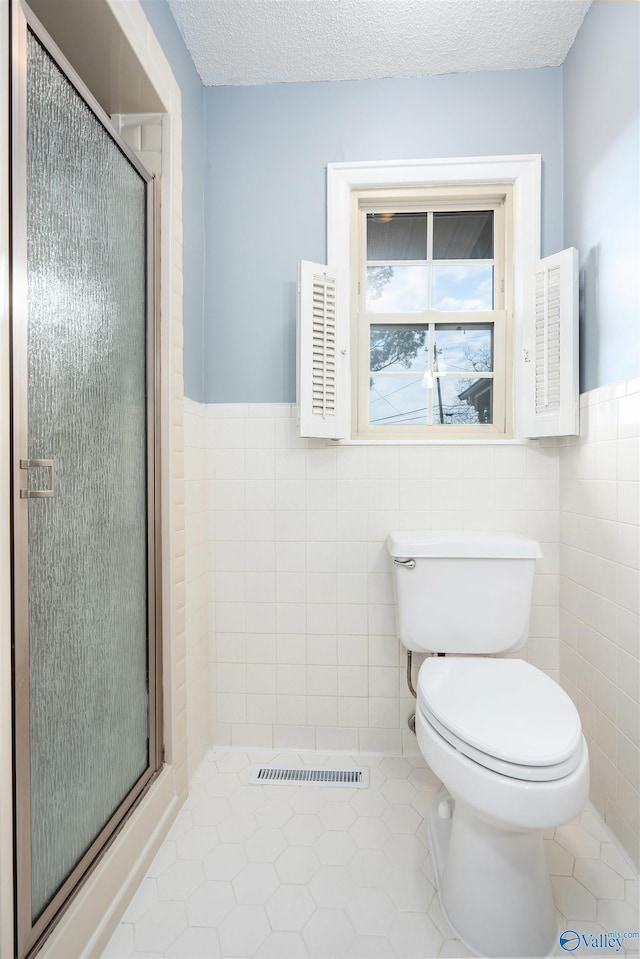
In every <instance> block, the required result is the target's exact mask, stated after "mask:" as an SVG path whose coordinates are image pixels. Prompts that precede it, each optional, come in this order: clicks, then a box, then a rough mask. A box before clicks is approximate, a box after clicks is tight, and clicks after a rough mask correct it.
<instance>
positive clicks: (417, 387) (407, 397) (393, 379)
mask: <svg viewBox="0 0 640 959" xmlns="http://www.w3.org/2000/svg"><path fill="white" fill-rule="evenodd" d="M369 421H370V423H371V424H372V425H373V426H388V425H390V424H393V423H405V424H407V425H411V426H415V425H420V424H423V425H424V424H425V423H426V422H427V380H426V377H424V376H420V377H417V378H415V379H413V378H409V377H407V376H375V375H374V376H371V378H370V380H369Z"/></svg>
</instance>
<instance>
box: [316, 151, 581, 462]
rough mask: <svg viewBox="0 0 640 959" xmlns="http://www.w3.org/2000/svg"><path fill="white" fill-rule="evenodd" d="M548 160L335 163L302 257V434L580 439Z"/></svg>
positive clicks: (568, 259)
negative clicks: (550, 244) (546, 190)
mask: <svg viewBox="0 0 640 959" xmlns="http://www.w3.org/2000/svg"><path fill="white" fill-rule="evenodd" d="M540 176H541V158H540V156H537V155H534V156H515V157H480V158H478V157H475V158H469V157H463V158H459V159H452V160H407V161H379V162H378V161H374V162H366V163H335V164H329V167H328V169H327V257H328V265H326V266H325V265H322V264H317V263H310V262H307V261H301V264H300V268H299V277H298V292H299V299H298V404H299V431H300V435H301V436H308V437H326V438H328V439H334V440H340V439H342V440H345V439H346V440H349V441H353V442H366V443H379V442H380V443H384V442H394V443H402V442H407V443H415V442H443V441H444V442H457V441H483V440H485V441H489V442H496V441H498V440H504V439H509V438H512V437H513V438H516V439H522V438H525V437H536V436H560V435H569V434H574V433H576V432H578V407H579V403H578V380H577V370H578V362H577V348H578V341H577V323H578V312H577V281H578V255H577V251H575V250H565V251H563V252H562V253H558V254H555V255H554V256H552V257H547V258H546V260H540V259H539V255H540Z"/></svg>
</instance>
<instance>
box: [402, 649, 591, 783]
mask: <svg viewBox="0 0 640 959" xmlns="http://www.w3.org/2000/svg"><path fill="white" fill-rule="evenodd" d="M418 708H419V710H420V712H421V713H422V715H423V717H424V719H425V721H426V722H428V723H429V725H430V726H431V727H432V728H433V729H434V730H435V731H436V732H437V733H438V734H439V735H440V736H442V738H443V739H445V740H446V741H447V742H448V743H449V744H450V745H451V746H453V747H454V748H455V749H457V750H458V751H459V752H461V753H463V754H464V755H465V756H467V757H468V758H469V759H471V760H473V761H474V762H477V763H479V764H480V765H482V766H484V767H485V768H487V769H490V770H493V771H494V772H497V773H499V774H501V775H504V776H509V777H510V778H513V779H520V780H525V781H530V782H551V781H553V780H558V779H562V778H563V777H564V776H567V775H569V774H570V773H572V772H573V771H574V770H575V769H576V768H577V767H578V766H579V764H580V762H581V760H582V755H583V750H584V746H583V738H582V730H581V725H580V718H579V716H578V712H577V710H576V708H575V706H574V705H573V703H572V701H571V699H570V698H569V697H568V696H567V694H566V693H565V692H564V690H563V689H562V688H561V687H560V686H558V685H557V684H556V683H555V682H553V680H551V679H550V678H549V677H548V676H546V675H545V674H544V673H542V672H541V671H540V670H538V669H536V668H535V667H534V666H531V665H530V664H529V663H526V662H524V661H523V660H518V659H488V658H483V657H466V656H465V657H456V656H453V657H446V658H443V657H431V658H429V659H427V660H425V662H424V663H423V665H422V667H421V669H420V674H419V677H418Z"/></svg>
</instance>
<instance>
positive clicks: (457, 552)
mask: <svg viewBox="0 0 640 959" xmlns="http://www.w3.org/2000/svg"><path fill="white" fill-rule="evenodd" d="M387 549H388V550H389V554H390V555H391V556H394V557H404V558H409V557H411V558H413V559H416V558H418V559H420V558H422V557H425V558H433V557H440V556H441V557H447V558H450V559H462V558H466V557H471V558H489V559H538V558H539V557H540V556H542V550H541V549H540V544H539V543H537V542H536V541H535V540H534V539H529V538H528V537H527V536H521V535H520V534H519V533H502V532H493V531H488V532H481V531H478V530H422V531H420V530H419V531H410V532H397V533H389V535H388V536H387Z"/></svg>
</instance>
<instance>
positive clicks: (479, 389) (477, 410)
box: [433, 376, 493, 425]
mask: <svg viewBox="0 0 640 959" xmlns="http://www.w3.org/2000/svg"><path fill="white" fill-rule="evenodd" d="M433 422H434V423H443V424H444V425H446V424H447V423H453V424H455V423H491V422H493V380H492V379H490V378H487V379H484V378H483V379H479V380H474V379H470V378H468V377H462V376H456V377H442V376H437V377H436V378H435V383H434V387H433Z"/></svg>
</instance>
